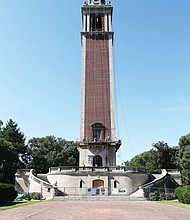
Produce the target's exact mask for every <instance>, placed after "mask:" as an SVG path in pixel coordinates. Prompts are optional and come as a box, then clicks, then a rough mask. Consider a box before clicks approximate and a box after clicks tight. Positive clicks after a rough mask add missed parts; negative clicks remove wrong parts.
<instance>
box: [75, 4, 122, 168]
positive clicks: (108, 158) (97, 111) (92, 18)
mask: <svg viewBox="0 0 190 220" xmlns="http://www.w3.org/2000/svg"><path fill="white" fill-rule="evenodd" d="M112 13H113V7H112V6H111V2H110V1H105V0H90V1H85V2H84V5H83V7H82V32H81V42H82V100H81V125H80V126H81V128H80V142H79V145H78V150H79V154H80V159H79V166H100V167H101V166H104V167H110V166H116V151H117V150H118V149H119V147H120V145H121V141H118V140H116V138H115V122H114V74H113V56H112V47H113V36H114V33H113V31H112Z"/></svg>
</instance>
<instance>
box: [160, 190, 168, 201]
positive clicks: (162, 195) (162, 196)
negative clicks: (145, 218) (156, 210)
mask: <svg viewBox="0 0 190 220" xmlns="http://www.w3.org/2000/svg"><path fill="white" fill-rule="evenodd" d="M159 199H160V201H162V200H166V194H165V193H163V192H162V193H160V196H159Z"/></svg>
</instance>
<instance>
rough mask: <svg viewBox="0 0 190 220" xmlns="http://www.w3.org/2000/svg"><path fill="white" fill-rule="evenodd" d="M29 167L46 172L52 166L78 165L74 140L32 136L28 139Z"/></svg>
mask: <svg viewBox="0 0 190 220" xmlns="http://www.w3.org/2000/svg"><path fill="white" fill-rule="evenodd" d="M27 155H28V158H29V159H30V162H29V164H28V168H34V169H35V170H36V172H40V173H44V172H45V173H46V172H48V169H49V168H50V167H52V166H78V160H79V159H78V158H79V155H78V151H77V149H76V146H75V145H74V142H72V141H66V140H65V139H62V138H55V137H54V136H46V137H42V138H32V139H30V140H29V141H28V152H27Z"/></svg>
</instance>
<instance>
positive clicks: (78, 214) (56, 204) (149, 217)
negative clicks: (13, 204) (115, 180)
mask: <svg viewBox="0 0 190 220" xmlns="http://www.w3.org/2000/svg"><path fill="white" fill-rule="evenodd" d="M27 219H28V220H59V219H60V220H63V219H64V220H116V219H117V220H158V219H159V220H190V210H186V209H182V208H178V207H174V206H170V205H163V204H160V203H157V202H147V201H146V202H132V201H130V202H126V201H122V202H119V201H49V202H45V201H43V202H40V203H36V204H33V205H28V206H23V207H19V208H14V209H10V210H6V211H2V212H0V220H27Z"/></svg>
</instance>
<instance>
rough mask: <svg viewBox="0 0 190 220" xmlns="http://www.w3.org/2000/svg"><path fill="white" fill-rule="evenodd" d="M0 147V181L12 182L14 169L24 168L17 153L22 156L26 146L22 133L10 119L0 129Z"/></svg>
mask: <svg viewBox="0 0 190 220" xmlns="http://www.w3.org/2000/svg"><path fill="white" fill-rule="evenodd" d="M1 125H2V123H1ZM0 149H1V152H3V153H1V157H0V176H1V179H0V181H2V182H7V183H13V184H14V176H15V173H16V170H17V169H19V168H25V166H24V164H23V163H22V162H21V160H20V159H19V155H20V156H21V157H22V156H23V155H24V154H25V152H26V150H27V147H26V145H25V137H24V134H23V133H22V132H21V131H20V128H18V124H17V123H16V122H14V121H13V120H12V119H10V120H9V121H8V122H7V124H6V125H5V127H3V128H1V130H0Z"/></svg>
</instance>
